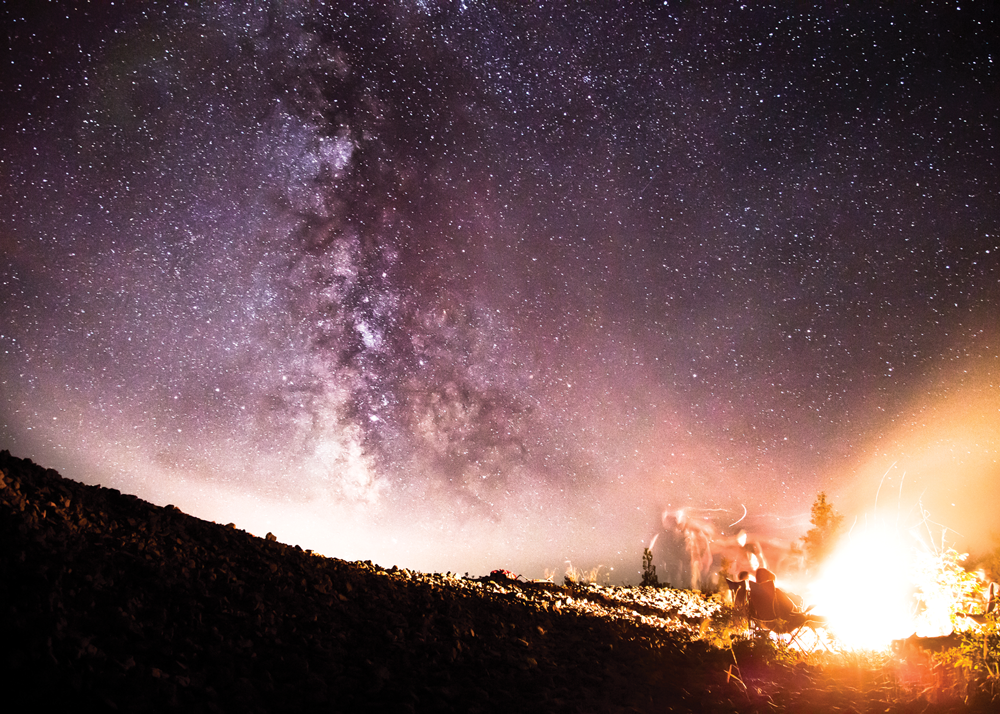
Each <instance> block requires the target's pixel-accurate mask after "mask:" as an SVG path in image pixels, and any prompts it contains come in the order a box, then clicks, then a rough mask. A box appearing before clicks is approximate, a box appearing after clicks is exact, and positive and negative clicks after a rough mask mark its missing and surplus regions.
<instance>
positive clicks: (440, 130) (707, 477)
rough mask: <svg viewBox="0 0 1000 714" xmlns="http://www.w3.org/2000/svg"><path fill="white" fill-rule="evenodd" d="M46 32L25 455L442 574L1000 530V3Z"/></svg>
mask: <svg viewBox="0 0 1000 714" xmlns="http://www.w3.org/2000/svg"><path fill="white" fill-rule="evenodd" d="M18 5H19V4H18V3H5V4H4V5H3V8H2V9H0V16H2V23H3V31H4V36H5V39H6V42H3V43H0V44H2V46H3V48H4V51H5V54H4V56H3V57H2V64H0V249H2V255H3V256H4V258H3V260H2V262H0V288H2V290H0V448H6V449H9V450H10V451H11V452H12V453H13V454H14V455H16V456H21V457H30V458H32V459H34V460H35V461H37V462H38V463H40V464H42V465H43V466H47V467H52V468H56V469H58V470H59V471H60V472H61V473H62V474H63V475H65V476H68V477H71V478H74V479H77V480H81V481H85V482H88V483H101V484H103V485H105V486H112V487H115V488H118V489H120V490H122V491H124V492H128V493H134V494H136V495H138V496H140V497H142V498H146V499H148V500H151V501H153V502H155V503H158V504H160V505H165V504H167V503H173V504H175V505H177V506H179V507H180V508H181V509H182V510H184V511H186V512H188V513H192V514H194V515H198V516H201V517H203V518H207V519H210V520H216V521H218V522H220V523H227V522H230V521H233V522H236V524H237V525H238V526H239V527H241V528H245V529H247V530H250V531H251V532H254V533H257V534H258V535H263V534H264V533H266V532H267V531H273V532H274V533H275V534H276V535H277V536H278V538H279V539H280V540H282V541H285V542H289V543H299V544H301V545H302V546H303V547H309V548H314V549H316V550H318V551H320V552H322V553H324V554H326V555H330V556H336V557H342V558H348V559H372V560H374V561H375V562H377V563H380V564H382V565H386V566H388V565H392V564H398V565H399V566H400V567H412V568H417V569H423V570H440V571H444V570H452V571H457V572H461V571H464V570H470V571H473V572H476V573H483V572H488V571H489V570H490V569H493V568H507V569H509V570H513V571H516V572H521V573H524V574H527V575H533V576H534V575H540V574H541V572H542V570H543V569H544V568H550V569H554V570H557V571H559V573H560V574H561V570H562V568H564V567H565V563H566V561H567V560H569V561H571V562H572V563H573V564H574V565H576V566H578V567H593V566H596V565H598V564H600V565H604V566H605V569H606V572H607V568H610V567H614V568H615V571H614V574H613V575H612V577H611V579H612V581H614V582H620V581H622V580H631V582H633V583H634V582H636V581H637V579H638V578H637V576H636V575H635V573H637V571H638V570H639V568H640V565H641V556H642V550H643V547H644V545H645V544H647V543H648V542H649V540H650V538H651V537H652V536H653V535H655V534H656V532H657V530H658V529H659V528H660V522H661V514H662V513H663V512H664V511H665V510H668V509H676V508H680V507H684V506H687V507H691V508H693V509H696V511H697V512H698V513H700V514H711V516H712V518H713V519H715V521H716V523H717V525H718V526H719V527H720V528H722V529H723V530H725V527H727V526H728V524H730V523H732V522H734V521H736V520H737V519H738V518H740V516H741V515H742V514H743V512H744V511H743V508H744V507H745V508H746V509H747V513H748V516H747V520H746V521H745V522H744V524H748V523H754V524H755V527H756V528H758V529H761V530H762V531H766V532H768V533H770V534H772V535H776V536H780V537H784V538H788V539H795V538H798V537H799V536H800V535H802V534H803V533H804V532H805V530H806V529H807V528H808V527H809V524H808V520H809V507H810V505H811V503H812V502H813V500H814V498H815V497H816V495H817V493H818V492H819V491H821V490H823V491H826V492H827V494H828V495H829V497H830V500H831V501H832V502H833V503H834V505H835V506H836V507H837V509H838V510H839V511H841V512H842V513H845V514H846V515H847V516H848V522H854V519H855V517H857V518H858V519H861V520H864V519H886V518H888V519H891V520H893V521H896V522H900V523H903V524H910V523H913V522H916V520H915V519H918V518H919V513H920V508H921V506H922V507H923V508H924V509H926V511H927V512H928V513H929V514H930V516H931V517H932V518H933V520H934V522H935V523H940V524H943V525H946V526H948V527H949V528H951V529H952V532H951V533H950V534H949V538H955V539H957V540H958V541H960V542H963V541H970V542H978V543H983V542H988V540H989V535H990V532H991V530H994V531H995V530H1000V524H998V523H997V506H996V504H997V502H998V500H1000V462H998V458H1000V167H998V161H1000V136H998V133H1000V82H998V64H1000V53H998V41H997V38H998V37H1000V10H998V8H997V5H996V4H995V3H992V2H966V1H964V0H963V1H962V2H957V3H956V2H951V3H944V2H938V3H926V9H924V8H922V7H921V6H920V5H919V4H917V3H900V4H895V5H890V6H888V7H887V8H882V9H878V8H874V7H873V6H874V3H867V2H863V3H821V4H818V6H817V7H815V8H810V7H809V5H808V4H807V3H786V2H780V3H774V4H773V5H772V4H768V5H763V4H759V3H751V2H748V3H746V4H745V5H740V4H738V3H734V4H729V3H710V4H705V6H703V5H702V4H701V3H696V2H672V1H671V2H664V3H659V4H656V5H655V6H654V4H653V3H618V2H607V3H587V4H586V9H581V8H582V6H583V4H582V3H581V4H577V3H555V2H543V3H537V4H528V3H509V2H505V1H504V2H501V1H499V0H498V1H496V2H476V1H474V0H467V1H466V2H434V1H432V0H428V1H427V2H419V1H413V2H411V1H408V0H407V1H401V2H398V3H364V2H358V3H348V2H343V3H338V2H327V3H320V2H306V1H301V2H294V1H291V2H272V3H270V4H268V3H263V2H262V3H252V4H251V3H247V4H243V3H235V2H229V3H214V2H211V3H194V2H192V3H183V2H166V3H151V2H150V3H132V2H118V3H114V4H113V3H110V2H95V3H91V4H89V5H87V4H83V3H76V2H74V3H68V2H67V3H41V2H37V3H36V2H32V3H24V5H25V6H26V7H28V8H31V9H30V11H28V12H22V11H21V10H20V9H18ZM189 5H190V7H189ZM536 5H537V6H536ZM883 475H885V478H884V479H883Z"/></svg>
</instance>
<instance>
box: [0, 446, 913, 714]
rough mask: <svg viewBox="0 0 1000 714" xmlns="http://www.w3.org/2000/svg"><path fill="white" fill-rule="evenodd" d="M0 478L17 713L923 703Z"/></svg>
mask: <svg viewBox="0 0 1000 714" xmlns="http://www.w3.org/2000/svg"><path fill="white" fill-rule="evenodd" d="M0 472H2V473H0V546H2V547H0V642H2V645H3V646H2V648H0V658H2V659H0V671H2V679H0V684H2V686H3V692H4V694H3V701H4V704H5V706H4V707H3V710H4V711H10V712H20V711H44V710H46V709H48V710H52V711H73V712H80V711H116V710H117V711H122V712H145V711H174V710H183V711H185V712H201V711H207V712H219V711H221V712H278V711H289V712H303V711H305V712H311V711H343V712H363V711H377V712H386V711H404V712H405V711H435V712H438V711H461V712H476V711H479V712H501V711H502V712H511V711H519V712H524V711H545V712H561V711H566V712H577V711H579V712H606V711H607V712H618V711H621V712H636V711H638V712H665V711H697V712H717V711H718V712H736V711H759V712H764V711H767V712H773V711H783V710H784V711H802V710H808V711H812V710H814V709H813V707H812V704H811V702H812V700H813V699H815V697H816V696H818V695H817V694H816V693H817V692H819V693H820V694H822V700H823V702H824V705H823V706H822V707H821V708H820V709H815V711H836V710H844V711H848V710H850V709H854V710H855V711H865V710H873V711H903V710H909V709H907V707H910V705H912V704H914V700H913V699H912V698H910V699H909V700H908V701H907V702H901V701H895V702H894V701H889V700H887V699H886V697H885V696H883V694H884V692H881V690H878V691H876V690H875V689H872V688H868V689H865V688H863V687H860V686H858V685H857V684H855V685H852V686H846V685H844V686H841V683H839V682H837V681H835V680H833V679H831V678H830V677H829V675H827V674H825V673H824V672H823V671H822V670H820V669H817V668H816V667H813V666H808V665H805V664H801V663H800V664H798V665H794V666H791V665H789V666H784V667H777V666H776V665H774V664H773V663H770V664H768V665H766V666H765V665H764V664H759V665H758V664H756V663H755V661H754V660H753V659H748V658H747V657H746V656H743V655H741V659H742V661H741V662H740V663H739V664H740V665H742V667H741V668H740V669H739V670H737V669H735V668H733V667H732V666H733V665H734V659H735V655H734V652H733V651H732V650H730V649H718V648H715V647H712V646H710V645H709V644H707V643H706V642H705V641H704V640H703V639H701V638H700V637H699V633H700V632H702V631H703V630H704V629H705V628H706V626H707V625H708V624H709V622H710V621H709V618H710V616H711V615H712V613H713V612H714V611H715V610H717V609H718V605H717V604H715V603H714V602H713V601H711V600H707V599H705V598H703V597H702V596H700V595H696V594H692V593H687V592H682V591H674V590H668V589H651V588H604V587H597V586H593V585H573V586H562V585H554V584H551V583H525V582H517V581H512V580H510V579H507V578H505V577H503V576H499V575H498V576H496V577H495V578H479V579H465V578H457V577H453V576H451V575H448V574H444V575H441V574H424V573H416V572H410V571H407V570H399V569H396V568H395V567H393V568H392V569H391V570H386V569H384V568H381V567H379V566H377V565H373V564H372V563H368V562H364V563H360V562H345V561H341V560H337V559H333V558H324V557H320V556H317V555H313V554H311V553H309V552H308V551H303V550H301V549H300V548H299V547H297V546H289V545H284V544H281V543H278V542H275V541H273V540H268V539H261V538H257V537H254V536H252V535H250V534H248V533H245V532H243V531H240V530H238V529H237V528H235V527H234V526H232V525H230V526H222V525H218V524H216V523H210V522H207V521H204V520H201V519H198V518H194V517H192V516H188V515H185V514H184V513H181V512H180V511H179V510H177V509H176V508H173V507H171V506H167V507H166V508H159V507H156V506H153V505H151V504H149V503H146V502H144V501H141V500H139V499H137V498H135V497H133V496H128V495H125V494H122V493H119V492H118V491H116V490H113V489H106V488H101V487H97V486H86V485H83V484H80V483H76V482H74V481H71V480H68V479H64V478H62V477H61V476H60V475H59V474H58V473H56V472H55V471H52V470H46V469H44V468H42V467H39V466H37V465H35V464H33V463H32V462H31V461H27V460H21V459H17V458H14V457H11V456H10V454H9V453H7V452H2V453H0ZM736 672H738V673H739V675H740V676H741V678H742V680H743V682H745V683H746V684H747V686H743V685H742V684H741V683H740V682H738V681H737V680H736V679H731V678H730V677H729V676H728V673H736ZM897 695H898V689H897ZM918 701H923V702H924V704H926V701H925V700H918ZM803 707H805V708H803ZM911 708H912V707H911Z"/></svg>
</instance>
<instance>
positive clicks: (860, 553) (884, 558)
mask: <svg viewBox="0 0 1000 714" xmlns="http://www.w3.org/2000/svg"><path fill="white" fill-rule="evenodd" d="M925 525H926V519H925V522H924V524H921V526H925ZM918 528H919V526H918V527H917V528H913V529H910V530H909V531H907V532H905V533H904V532H900V531H899V530H898V529H894V528H890V527H887V526H881V525H876V526H872V527H864V528H862V529H860V532H858V530H857V529H855V532H852V534H851V535H850V536H848V537H847V538H845V539H843V540H842V541H841V543H840V544H839V546H838V547H837V548H836V550H835V551H834V553H833V555H832V556H831V557H830V558H828V559H827V561H826V562H825V563H824V564H823V566H822V568H821V570H820V573H819V576H818V577H817V578H816V579H815V580H814V581H813V582H812V583H811V584H810V585H809V589H808V594H809V597H808V598H807V599H808V601H809V602H811V603H813V604H814V605H815V607H814V610H813V611H814V612H815V613H816V614H818V615H824V616H825V617H826V622H827V627H828V629H829V631H830V633H831V634H833V635H834V637H836V639H837V641H838V642H840V644H841V645H842V646H844V647H847V648H849V649H855V650H882V649H887V648H888V647H889V646H890V645H891V644H892V641H893V640H898V639H903V638H906V637H909V636H910V635H914V634H915V635H917V636H918V637H935V636H939V635H947V634H948V633H950V632H952V630H953V627H954V626H953V616H954V615H955V613H957V612H959V611H964V610H965V607H966V604H967V603H971V602H974V601H976V600H981V599H982V598H981V596H980V594H981V593H982V592H983V590H984V588H983V585H984V583H983V579H982V577H981V576H980V575H976V574H974V573H969V572H967V571H965V570H964V569H963V568H962V567H961V561H962V560H963V559H964V558H965V556H964V555H961V554H959V553H957V552H956V551H954V550H952V549H951V548H949V547H947V545H946V544H945V542H944V535H942V537H941V543H940V545H937V544H935V543H933V542H932V541H930V539H924V538H921V537H919V532H918Z"/></svg>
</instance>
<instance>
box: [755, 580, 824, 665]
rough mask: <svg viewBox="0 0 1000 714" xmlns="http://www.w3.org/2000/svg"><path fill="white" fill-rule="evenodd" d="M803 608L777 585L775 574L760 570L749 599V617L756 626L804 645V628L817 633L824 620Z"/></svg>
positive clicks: (789, 641)
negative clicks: (799, 638) (801, 634)
mask: <svg viewBox="0 0 1000 714" xmlns="http://www.w3.org/2000/svg"><path fill="white" fill-rule="evenodd" d="M795 597H796V598H797V596H795ZM801 607H802V604H801V600H800V601H799V602H796V601H795V599H793V596H792V595H791V594H790V593H786V592H785V591H784V590H782V589H781V588H778V587H776V586H775V584H774V573H772V572H771V571H770V570H767V569H766V568H758V569H757V580H756V582H751V583H750V588H749V593H748V599H747V616H748V618H749V620H750V622H751V623H752V624H753V625H754V626H756V627H758V628H760V629H762V630H767V631H769V632H773V633H775V634H778V635H788V643H789V644H791V643H792V642H796V641H798V643H799V645H800V646H802V641H801V640H798V637H799V634H800V633H801V632H802V630H803V628H809V629H811V630H812V631H813V632H814V633H815V632H816V627H817V626H820V625H822V624H824V619H823V618H822V617H819V616H818V615H813V614H811V613H810V612H809V608H807V609H805V610H802V609H801ZM817 639H819V638H818V636H817Z"/></svg>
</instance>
